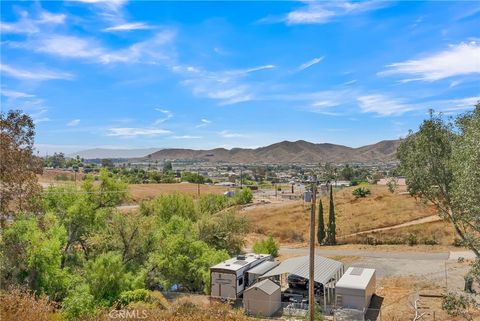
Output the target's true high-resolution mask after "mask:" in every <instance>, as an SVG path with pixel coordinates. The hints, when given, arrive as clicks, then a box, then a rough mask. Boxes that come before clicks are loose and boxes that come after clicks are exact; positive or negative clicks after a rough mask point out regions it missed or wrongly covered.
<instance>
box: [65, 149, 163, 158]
mask: <svg viewBox="0 0 480 321" xmlns="http://www.w3.org/2000/svg"><path fill="white" fill-rule="evenodd" d="M159 149H160V148H143V149H109V148H93V149H86V150H82V151H79V152H76V153H71V154H69V155H67V156H68V157H76V156H77V155H78V156H80V157H81V158H85V159H95V158H136V157H144V156H147V155H149V154H151V153H155V152H157V151H159Z"/></svg>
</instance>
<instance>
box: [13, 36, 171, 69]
mask: <svg viewBox="0 0 480 321" xmlns="http://www.w3.org/2000/svg"><path fill="white" fill-rule="evenodd" d="M175 35H176V33H175V31H173V30H164V31H161V32H158V33H156V34H155V35H154V36H153V37H152V38H150V39H148V40H145V41H141V42H137V43H134V44H132V45H130V46H128V47H126V48H123V49H117V50H112V49H109V48H106V47H104V46H103V45H102V44H100V43H99V42H98V41H97V40H95V39H92V38H82V37H77V36H71V35H68V36H67V35H61V34H54V33H53V34H52V33H48V34H43V33H42V34H39V35H38V36H37V37H32V38H31V39H29V40H27V41H24V42H14V41H9V42H6V45H8V46H10V47H14V48H24V49H28V50H33V51H36V52H41V53H46V54H49V55H53V56H59V57H63V58H74V59H86V60H89V61H93V62H96V63H102V64H109V63H157V62H159V61H161V60H163V61H166V60H168V59H169V58H170V57H169V56H170V55H169V54H168V53H167V48H166V46H167V45H168V44H169V43H170V42H171V41H172V40H173V39H174V38H175Z"/></svg>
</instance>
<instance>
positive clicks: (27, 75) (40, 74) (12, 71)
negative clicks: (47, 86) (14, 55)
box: [0, 64, 73, 81]
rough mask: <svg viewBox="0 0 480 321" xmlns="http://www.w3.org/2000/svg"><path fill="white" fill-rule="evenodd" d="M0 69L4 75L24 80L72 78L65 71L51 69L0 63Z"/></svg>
mask: <svg viewBox="0 0 480 321" xmlns="http://www.w3.org/2000/svg"><path fill="white" fill-rule="evenodd" d="M0 71H2V72H3V73H5V74H6V75H8V76H10V77H13V78H17V79H25V80H36V81H42V80H53V79H65V80H70V79H73V75H72V74H70V73H66V72H59V71H52V70H46V69H43V70H35V71H30V70H25V69H20V68H15V67H12V66H9V65H5V64H0Z"/></svg>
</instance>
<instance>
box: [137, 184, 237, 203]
mask: <svg viewBox="0 0 480 321" xmlns="http://www.w3.org/2000/svg"><path fill="white" fill-rule="evenodd" d="M227 190H228V187H223V186H215V185H202V184H200V195H202V194H223V193H224V192H225V191H227ZM173 193H184V194H188V195H191V196H193V197H197V196H198V186H197V184H190V183H176V184H130V185H129V194H130V198H131V199H132V200H133V201H134V202H139V201H141V200H145V199H152V198H154V197H156V196H159V195H161V194H173Z"/></svg>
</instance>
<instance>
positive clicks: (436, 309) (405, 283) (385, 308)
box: [376, 277, 480, 321]
mask: <svg viewBox="0 0 480 321" xmlns="http://www.w3.org/2000/svg"><path fill="white" fill-rule="evenodd" d="M421 293H429V294H432V293H435V294H438V295H441V294H442V293H443V289H442V288H440V287H438V286H436V285H434V284H433V283H432V282H428V281H425V280H421V279H416V278H412V277H389V278H383V279H381V280H380V282H379V283H378V284H377V291H376V295H378V296H379V297H381V298H383V302H382V309H381V320H382V321H403V320H413V317H414V315H415V309H414V301H415V299H416V298H419V297H418V294H421ZM441 305H442V299H441V298H425V297H420V301H419V302H418V306H419V307H421V308H422V309H421V311H422V312H425V313H426V314H425V316H424V318H423V319H422V320H426V321H430V320H434V319H433V315H434V314H435V320H436V321H460V320H464V319H462V318H459V317H458V318H456V317H452V316H450V315H448V314H447V313H446V312H445V311H443V310H442V307H441ZM473 313H474V315H473V317H474V320H477V319H475V317H480V311H478V310H477V311H474V312H473Z"/></svg>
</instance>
